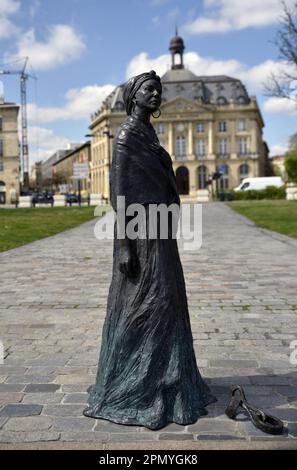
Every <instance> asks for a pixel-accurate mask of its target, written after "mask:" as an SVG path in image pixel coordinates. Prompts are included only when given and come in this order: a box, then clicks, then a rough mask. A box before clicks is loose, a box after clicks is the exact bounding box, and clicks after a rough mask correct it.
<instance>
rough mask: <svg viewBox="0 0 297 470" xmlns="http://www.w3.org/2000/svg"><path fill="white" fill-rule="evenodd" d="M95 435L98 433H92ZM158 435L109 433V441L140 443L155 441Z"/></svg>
mask: <svg viewBox="0 0 297 470" xmlns="http://www.w3.org/2000/svg"><path fill="white" fill-rule="evenodd" d="M94 434H95V435H97V434H98V433H97V432H96V433H94ZM157 438H158V433H157V432H156V433H145V432H142V433H140V432H139V433H135V432H134V433H133V432H131V433H129V432H127V433H110V435H109V441H112V442H141V441H156V440H157Z"/></svg>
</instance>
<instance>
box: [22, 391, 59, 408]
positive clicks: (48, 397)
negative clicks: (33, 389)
mask: <svg viewBox="0 0 297 470" xmlns="http://www.w3.org/2000/svg"><path fill="white" fill-rule="evenodd" d="M63 397H64V393H59V392H56V393H26V395H24V398H23V399H22V403H35V404H40V405H48V404H57V403H61V401H62V399H63Z"/></svg>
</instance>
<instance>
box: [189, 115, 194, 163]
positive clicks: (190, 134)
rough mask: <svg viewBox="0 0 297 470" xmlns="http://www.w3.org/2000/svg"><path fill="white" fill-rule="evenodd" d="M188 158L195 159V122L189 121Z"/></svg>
mask: <svg viewBox="0 0 297 470" xmlns="http://www.w3.org/2000/svg"><path fill="white" fill-rule="evenodd" d="M188 159H189V160H195V155H194V152H193V123H192V122H189V123H188Z"/></svg>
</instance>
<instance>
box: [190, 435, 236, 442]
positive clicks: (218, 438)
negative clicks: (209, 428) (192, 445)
mask: <svg viewBox="0 0 297 470" xmlns="http://www.w3.org/2000/svg"><path fill="white" fill-rule="evenodd" d="M195 437H196V440H197V441H233V440H244V437H243V436H237V435H233V434H198V435H196V436H195Z"/></svg>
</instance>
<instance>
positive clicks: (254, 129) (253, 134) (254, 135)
mask: <svg viewBox="0 0 297 470" xmlns="http://www.w3.org/2000/svg"><path fill="white" fill-rule="evenodd" d="M250 151H251V153H258V149H257V121H256V120H253V121H251V142H250Z"/></svg>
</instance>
